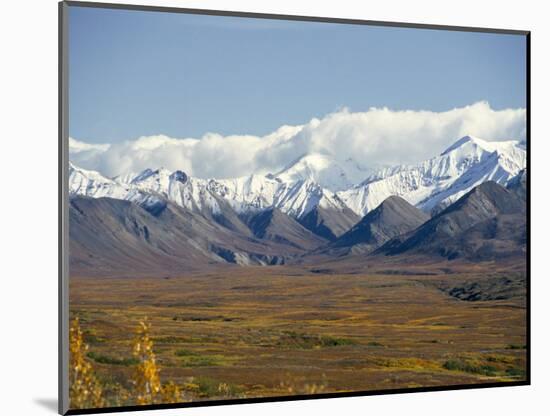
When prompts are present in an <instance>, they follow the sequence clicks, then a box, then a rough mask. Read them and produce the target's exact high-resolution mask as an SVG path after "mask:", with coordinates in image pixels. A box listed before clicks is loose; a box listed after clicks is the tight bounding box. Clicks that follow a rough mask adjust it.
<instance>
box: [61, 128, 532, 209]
mask: <svg viewBox="0 0 550 416" xmlns="http://www.w3.org/2000/svg"><path fill="white" fill-rule="evenodd" d="M525 166H526V149H525V145H524V144H522V143H520V142H517V141H507V142H486V141H484V140H481V139H478V138H474V137H471V136H466V137H463V138H461V139H460V140H458V141H457V142H455V143H454V144H453V145H452V146H450V147H449V148H448V149H446V150H445V151H444V152H443V153H441V154H440V155H439V156H436V157H433V158H431V159H429V160H426V161H423V162H421V163H418V164H416V165H403V166H395V167H391V168H386V169H382V170H379V171H377V172H375V173H372V174H370V175H368V173H369V172H368V170H367V169H365V168H364V167H361V165H360V164H358V163H356V162H355V161H351V160H349V161H346V162H345V163H338V162H336V161H335V160H333V159H331V158H330V157H329V156H327V155H322V154H318V153H313V154H308V155H305V156H302V157H301V158H299V159H298V160H296V161H295V162H294V163H292V164H291V165H289V166H287V167H286V168H285V169H283V170H282V171H280V172H278V173H277V174H275V175H267V176H263V175H255V174H252V175H249V176H244V177H239V178H232V179H201V178H194V177H191V176H189V175H187V174H186V173H185V172H182V171H180V170H176V171H173V172H172V171H169V170H167V169H164V168H160V169H155V170H152V169H146V170H144V171H143V172H140V173H127V174H125V175H121V176H118V177H115V178H107V177H105V176H103V175H101V174H100V173H99V172H95V171H91V170H85V169H80V168H78V167H76V166H74V165H73V164H71V165H70V168H69V187H70V193H71V194H74V195H85V196H89V197H93V198H100V197H110V198H114V199H124V200H129V201H134V202H136V203H139V204H141V205H144V204H145V205H148V206H151V205H154V204H158V203H159V201H162V200H163V199H166V200H169V201H171V202H173V203H175V204H177V205H179V206H182V207H185V208H187V209H190V210H192V211H194V212H200V213H206V212H207V213H209V214H213V215H216V214H218V213H219V212H220V210H222V209H223V207H222V206H221V205H224V206H227V205H229V206H230V207H231V208H232V209H233V210H234V211H235V212H236V213H237V214H247V213H249V212H257V211H261V210H264V209H270V208H278V209H279V210H280V211H282V212H283V213H286V214H288V215H290V216H293V217H295V218H298V219H300V218H303V217H305V216H306V215H307V214H308V213H310V212H311V211H312V210H314V209H315V208H316V207H318V208H322V209H326V210H330V211H335V212H343V211H344V210H348V212H349V209H351V210H352V211H353V212H355V213H356V214H358V215H359V216H364V215H366V214H367V213H368V212H369V211H371V210H373V209H374V208H376V207H377V206H378V205H380V204H381V203H382V202H383V201H384V200H385V199H386V198H388V197H389V196H392V195H397V196H401V197H402V198H404V199H405V200H406V201H408V202H409V203H411V204H413V205H415V206H416V207H418V208H420V209H422V210H424V211H425V212H435V211H437V210H440V209H441V208H444V207H446V206H447V205H449V204H451V203H452V202H454V201H456V200H457V199H458V198H460V197H461V196H462V195H464V194H465V193H467V192H468V191H470V190H471V189H472V188H474V187H475V186H477V185H479V184H480V183H482V182H485V181H488V180H493V181H495V182H498V183H500V184H503V185H505V184H507V182H508V181H509V180H510V179H511V178H512V177H514V176H516V175H517V174H518V173H519V172H520V171H521V170H522V169H524V168H525ZM360 175H364V176H360ZM367 176H368V177H367ZM359 177H361V178H363V179H364V178H365V177H367V178H366V179H364V180H363V181H362V182H361V181H360V180H357V178H359ZM353 183H359V184H358V185H353Z"/></svg>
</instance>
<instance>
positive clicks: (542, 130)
mask: <svg viewBox="0 0 550 416" xmlns="http://www.w3.org/2000/svg"><path fill="white" fill-rule="evenodd" d="M128 1H130V0H128ZM136 1H139V0H136ZM112 2H117V1H116V0H112ZM140 2H141V3H142V4H154V5H170V6H182V7H191V8H210V9H219V10H237V11H254V12H263V13H283V14H299V15H310V16H328V17H345V18H359V19H370V20H388V21H401V22H415V23H435V24H447V25H460V26H481V27H496V28H507V29H521V30H531V31H532V73H531V74H532V78H531V79H532V130H531V132H532V135H531V137H532V143H531V146H532V148H531V149H532V152H531V155H532V169H531V172H529V174H530V175H531V177H532V178H533V179H532V185H533V188H532V192H533V197H532V223H533V229H532V236H533V239H532V259H533V261H532V266H533V268H532V295H533V296H532V315H533V321H532V323H533V326H532V364H533V367H532V375H533V378H532V381H533V385H532V386H529V387H513V388H510V387H509V388H499V389H482V390H469V391H454V392H438V393H417V394H405V395H390V396H377V397H362V398H349V399H329V400H313V401H302V402H288V403H267V404H249V405H238V406H222V407H215V408H198V409H183V410H181V409H180V410H172V411H157V412H149V413H145V414H158V415H180V414H186V415H195V416H196V415H207V414H208V415H257V414H259V413H260V414H262V415H279V414H281V413H284V414H286V415H289V416H290V415H303V414H327V415H328V414H343V413H346V414H361V415H362V414H371V415H372V414H403V413H406V414H413V415H415V414H421V415H423V416H424V415H443V414H444V415H460V416H464V415H478V414H479V415H493V414H498V415H518V414H523V413H525V414H533V415H537V414H549V413H548V411H549V408H550V405H549V401H548V399H550V397H549V393H550V383H549V381H548V380H549V378H550V364H549V363H550V348H549V347H550V346H549V342H548V341H549V335H548V333H549V332H550V326H549V325H548V320H549V319H550V313H549V307H548V305H549V304H550V284H549V281H550V276H549V274H548V272H547V268H546V267H545V266H547V264H548V263H547V261H548V259H545V256H548V254H547V253H546V251H547V250H546V247H547V244H548V243H547V239H546V238H545V237H547V236H548V235H549V233H548V231H549V230H548V220H547V218H548V207H549V206H548V200H547V193H548V189H547V187H546V186H543V184H544V185H546V184H547V182H548V176H547V174H546V175H545V171H547V170H548V168H549V166H548V163H549V162H548V161H547V160H546V159H547V158H548V157H547V156H548V153H549V145H548V143H549V140H550V137H549V135H548V129H547V128H546V127H547V126H548V123H549V118H550V112H549V108H548V106H547V101H548V96H549V94H548V93H549V88H548V79H549V77H550V67H549V55H550V54H549V53H548V51H549V50H550V36H549V33H550V25H549V24H548V18H549V17H550V16H549V14H548V12H547V11H546V10H545V2H544V1H540V0H537V1H530V0H524V1H513V2H512V1H507V0H495V1H493V0H473V1H472V0H455V1H441V0H434V1H428V0H402V1H395V0H383V1H382V0H377V1H372V2H364V1H357V0H355V1H353V0H338V1H330V2H321V1H319V0H316V1H314V0H308V1H305V0H301V1H298V0H264V1H262V2H259V1H252V0H203V1H175V0H172V1H161V0H155V1H144V0H141V1H140ZM56 3H57V1H56V0H22V1H17V0H11V1H9V2H8V1H5V2H2V6H1V9H0V10H1V12H0V16H1V24H0V35H1V36H0V42H1V49H0V74H1V76H0V83H1V84H0V97H1V98H0V100H1V103H2V108H1V112H0V114H1V118H0V120H1V121H0V195H1V197H0V198H1V199H0V244H1V251H0V259H1V262H0V265H1V268H0V282H1V285H2V286H1V290H0V296H1V299H0V307H1V308H2V311H1V312H2V313H1V315H0V319H1V321H0V322H1V327H0V409H1V410H0V413H1V414H7V415H18V414H23V415H28V416H35V415H44V414H46V415H47V414H50V415H51V414H54V413H55V410H54V409H55V407H56V396H57V4H56ZM545 393H546V394H545ZM138 414H140V415H141V414H144V413H143V412H140V413H138Z"/></svg>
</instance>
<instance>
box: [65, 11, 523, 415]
mask: <svg viewBox="0 0 550 416" xmlns="http://www.w3.org/2000/svg"><path fill="white" fill-rule="evenodd" d="M59 12H60V13H59V24H60V73H59V77H60V79H59V81H60V100H59V101H60V137H59V149H60V167H59V175H60V176H59V187H60V248H59V253H60V277H59V288H60V292H59V293H60V296H59V298H60V305H59V306H60V313H59V319H60V334H59V336H60V343H59V345H60V350H59V360H60V378H59V379H60V383H59V398H60V401H59V403H60V406H59V411H60V413H61V414H79V413H92V412H106V411H108V412H112V411H117V410H120V411H122V410H143V409H158V408H170V407H188V406H207V405H218V404H232V403H246V402H265V401H282V400H296V399H312V398H321V397H345V396H357V395H359V396H360V395H372V394H387V393H407V392H418V391H434V390H444V389H463V388H481V387H497V386H515V385H524V384H529V383H530V356H529V353H530V345H529V340H530V330H529V314H530V303H529V279H530V274H529V241H530V234H529V230H530V228H529V227H530V225H529V220H530V219H529V201H530V179H529V178H530V176H529V175H530V174H529V152H530V137H529V88H530V87H529V62H530V61H529V60H530V49H529V39H530V38H529V37H530V34H529V32H524V31H513V30H503V29H482V28H470V27H447V26H437V25H420V24H410V23H388V22H374V21H360V20H351V19H334V18H328V17H322V18H320V17H306V16H283V15H264V14H254V13H243V12H239V13H234V12H227V11H212V10H194V9H193V10H191V9H178V8H162V7H150V6H137V5H115V4H103V3H87V2H86V3H85V2H72V1H67V2H62V3H60V5H59Z"/></svg>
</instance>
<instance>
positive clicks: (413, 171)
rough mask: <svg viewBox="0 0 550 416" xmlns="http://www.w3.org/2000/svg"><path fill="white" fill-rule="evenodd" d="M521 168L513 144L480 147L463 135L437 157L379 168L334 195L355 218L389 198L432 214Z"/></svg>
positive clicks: (519, 149) (522, 154)
mask: <svg viewBox="0 0 550 416" xmlns="http://www.w3.org/2000/svg"><path fill="white" fill-rule="evenodd" d="M525 166H526V150H525V148H524V146H522V145H521V144H520V143H519V142H517V141H505V142H486V141H484V140H481V139H478V138H475V137H471V136H465V137H463V138H461V139H460V140H458V141H457V142H455V143H454V144H453V145H452V146H450V147H449V148H448V149H446V150H445V151H444V152H443V153H441V154H440V155H439V156H436V157H434V158H431V159H429V160H426V161H424V162H421V163H419V164H416V165H411V166H408V165H405V166H396V167H392V168H387V169H383V170H381V171H378V172H376V173H374V174H373V175H371V176H370V177H369V178H367V179H366V180H365V181H364V182H362V183H361V184H359V185H357V186H354V187H353V188H351V189H348V190H346V191H341V192H338V193H337V195H338V196H339V197H340V198H341V199H342V201H344V202H345V203H346V205H347V206H349V207H350V208H351V209H352V210H353V211H354V212H356V213H357V214H359V215H361V216H363V215H365V214H366V213H368V212H369V211H371V210H372V209H374V208H376V207H377V206H378V205H379V204H380V203H382V202H383V201H384V200H385V199H386V198H387V197H389V196H391V195H398V196H401V197H403V198H404V199H405V200H407V201H408V202H409V203H411V204H413V205H415V206H417V207H418V208H421V209H422V210H424V211H426V212H433V211H438V210H440V209H441V208H444V207H446V206H448V205H449V204H451V203H452V202H454V201H456V200H457V199H458V198H460V197H461V196H462V195H464V194H465V193H467V192H468V191H470V190H471V189H472V188H473V187H475V186H477V185H479V184H480V183H482V182H486V181H489V180H492V181H495V182H497V183H500V184H506V183H507V181H508V180H509V179H511V178H512V177H513V176H515V175H517V174H518V173H519V172H520V171H521V170H522V169H523V168H524V167H525Z"/></svg>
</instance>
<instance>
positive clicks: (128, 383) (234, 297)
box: [70, 264, 526, 408]
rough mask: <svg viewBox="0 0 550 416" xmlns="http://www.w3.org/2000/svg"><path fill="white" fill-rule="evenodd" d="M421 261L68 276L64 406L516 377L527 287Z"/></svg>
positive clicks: (497, 272)
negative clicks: (465, 296) (507, 289)
mask: <svg viewBox="0 0 550 416" xmlns="http://www.w3.org/2000/svg"><path fill="white" fill-rule="evenodd" d="M430 270H431V271H429V272H424V271H421V272H418V273H410V272H407V273H405V272H403V273H401V272H399V270H396V271H391V272H388V271H387V270H385V271H376V270H369V271H368V273H366V272H354V273H348V274H338V273H332V272H325V271H324V270H322V269H317V270H314V269H308V268H302V269H298V268H292V267H287V266H276V267H269V268H267V267H247V268H238V267H228V268H225V269H222V270H217V271H214V272H205V273H197V274H193V275H188V276H182V277H155V278H152V277H151V278H130V279H129V278H108V279H107V278H105V279H100V278H81V277H71V281H70V307H71V319H72V321H71V331H70V357H71V379H70V382H71V389H70V399H71V408H86V407H88V408H90V407H104V406H108V407H113V406H126V405H140V404H151V403H173V402H186V401H201V400H218V399H231V398H256V397H269V396H283V395H300V394H315V393H332V392H350V391H368V390H384V389H395V388H411V387H429V386H453V385H461V384H478V383H479V384H481V383H494V382H507V381H508V382H513V381H520V380H523V379H525V376H526V349H525V348H526V346H525V344H526V327H525V322H526V309H525V293H523V294H520V295H519V296H518V295H517V293H515V294H514V295H513V296H492V297H489V298H487V299H485V298H483V297H481V298H480V299H478V300H476V301H465V300H461V299H459V298H458V297H455V296H451V295H449V291H448V290H446V289H445V288H448V287H452V286H453V285H455V284H457V283H456V282H461V281H466V280H468V281H475V282H476V283H474V284H473V286H472V284H469V285H470V286H469V287H470V289H471V288H472V287H473V288H474V289H475V288H476V287H478V286H479V287H483V288H489V289H490V290H493V291H494V290H497V292H498V290H500V289H498V288H497V289H495V288H494V287H493V286H494V285H495V284H496V283H493V282H495V281H496V282H501V284H503V283H502V281H503V280H502V279H504V282H508V280H506V279H508V277H507V276H508V275H510V273H512V272H510V271H509V269H508V268H507V267H502V268H500V269H499V268H498V267H496V266H495V265H494V264H488V265H475V266H473V265H469V266H467V267H463V268H461V267H457V268H455V269H453V270H450V269H444V268H443V269H442V268H439V267H436V266H433V267H432V268H431V269H430ZM495 279H496V280H495ZM499 279H500V280H499ZM484 281H486V284H484V283H483V282H484ZM511 281H513V279H512V280H511ZM476 285H477V286H476ZM498 293H500V292H498Z"/></svg>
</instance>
